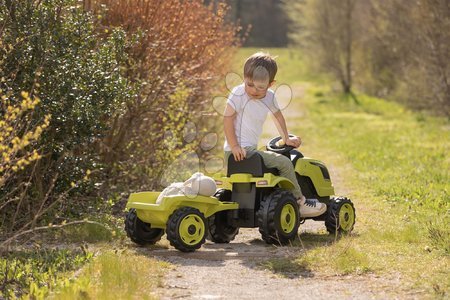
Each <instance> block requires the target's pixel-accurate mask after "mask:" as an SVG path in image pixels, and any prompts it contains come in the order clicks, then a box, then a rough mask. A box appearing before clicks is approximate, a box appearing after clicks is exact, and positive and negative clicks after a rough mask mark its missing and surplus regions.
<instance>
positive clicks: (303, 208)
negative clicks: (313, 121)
mask: <svg viewBox="0 0 450 300" xmlns="http://www.w3.org/2000/svg"><path fill="white" fill-rule="evenodd" d="M277 69H278V68H277V64H276V62H275V60H274V59H273V58H272V57H271V56H270V55H269V54H267V53H262V52H258V53H255V54H253V55H252V56H250V57H249V58H248V59H247V60H246V62H245V65H244V83H243V84H241V85H239V86H237V87H235V88H234V89H233V91H232V92H231V94H230V96H229V97H228V100H227V105H226V108H225V113H224V120H223V125H224V132H225V138H226V139H225V145H224V151H225V162H228V157H229V156H230V155H233V156H234V159H235V160H236V161H240V160H243V159H245V157H246V154H247V152H248V151H256V152H258V153H259V154H260V155H261V156H262V158H263V161H264V164H265V165H266V166H267V167H268V168H277V169H278V170H279V171H280V175H281V176H283V177H286V178H288V179H289V180H290V181H292V183H293V184H294V186H295V188H294V190H292V193H293V194H294V196H295V197H296V198H297V199H298V200H297V201H298V203H299V205H300V216H301V217H303V218H306V217H315V216H319V215H321V214H323V213H324V212H325V211H326V205H325V204H323V203H320V202H318V201H314V200H306V199H305V197H304V196H303V194H302V191H301V189H300V186H299V185H298V182H297V179H296V176H295V171H294V166H293V164H292V162H291V161H290V160H289V158H287V157H286V156H284V155H280V154H277V153H274V152H270V151H259V150H256V147H257V144H258V140H259V137H260V135H261V132H262V127H263V124H264V121H265V119H266V117H267V113H268V112H270V113H271V115H272V118H273V120H274V123H275V125H276V127H277V129H278V132H279V133H280V135H281V137H282V139H283V141H284V142H285V143H286V145H289V146H293V147H295V148H297V147H299V146H300V144H301V140H300V138H298V137H289V135H288V131H287V128H286V121H285V120H284V117H283V114H282V113H281V111H280V109H279V107H278V104H277V101H276V99H275V94H274V92H273V91H272V90H269V87H271V86H272V85H273V84H274V83H275V75H276V73H277Z"/></svg>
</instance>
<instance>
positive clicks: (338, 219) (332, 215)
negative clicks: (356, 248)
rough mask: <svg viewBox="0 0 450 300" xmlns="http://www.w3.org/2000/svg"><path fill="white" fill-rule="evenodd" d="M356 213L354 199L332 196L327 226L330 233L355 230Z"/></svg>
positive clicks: (326, 221) (344, 232)
mask: <svg viewBox="0 0 450 300" xmlns="http://www.w3.org/2000/svg"><path fill="white" fill-rule="evenodd" d="M355 220H356V213H355V207H354V206H353V203H352V201H350V199H348V198H346V197H337V198H334V197H333V198H331V200H330V204H329V205H328V210H327V217H326V220H325V226H326V227H327V230H328V232H329V233H330V234H336V232H337V233H338V234H347V233H350V232H351V231H352V230H353V226H354V225H355Z"/></svg>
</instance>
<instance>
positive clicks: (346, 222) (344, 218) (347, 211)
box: [339, 203, 355, 231]
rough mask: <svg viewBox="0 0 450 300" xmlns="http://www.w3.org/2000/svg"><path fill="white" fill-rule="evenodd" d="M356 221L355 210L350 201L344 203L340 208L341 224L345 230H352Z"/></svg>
mask: <svg viewBox="0 0 450 300" xmlns="http://www.w3.org/2000/svg"><path fill="white" fill-rule="evenodd" d="M354 223H355V211H354V209H353V206H351V205H350V203H344V204H343V205H342V206H341V209H340V210H339V226H340V227H341V228H342V230H344V231H350V230H351V229H352V227H353V224H354Z"/></svg>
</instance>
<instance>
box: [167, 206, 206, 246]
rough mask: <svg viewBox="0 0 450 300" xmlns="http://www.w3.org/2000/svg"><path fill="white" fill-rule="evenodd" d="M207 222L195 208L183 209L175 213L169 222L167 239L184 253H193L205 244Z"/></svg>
mask: <svg viewBox="0 0 450 300" xmlns="http://www.w3.org/2000/svg"><path fill="white" fill-rule="evenodd" d="M205 235H206V220H205V217H204V216H203V214H202V213H201V212H200V211H199V210H198V209H196V208H193V207H182V208H179V209H177V210H175V211H174V212H173V214H172V215H171V216H170V217H169V221H168V222H167V239H168V240H169V242H170V244H171V245H172V246H173V247H175V248H176V249H178V250H180V251H182V252H192V251H195V250H196V249H198V248H200V247H201V246H202V244H203V243H204V242H205Z"/></svg>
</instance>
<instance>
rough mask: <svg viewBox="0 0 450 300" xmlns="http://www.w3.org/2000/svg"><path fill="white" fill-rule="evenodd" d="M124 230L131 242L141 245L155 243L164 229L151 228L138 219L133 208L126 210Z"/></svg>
mask: <svg viewBox="0 0 450 300" xmlns="http://www.w3.org/2000/svg"><path fill="white" fill-rule="evenodd" d="M125 231H126V233H127V236H128V237H129V238H130V239H131V240H132V241H133V242H135V243H136V244H138V245H141V246H145V245H153V244H155V243H156V242H157V241H159V240H160V239H161V236H162V235H163V234H164V229H160V228H152V227H151V225H150V224H149V223H145V222H144V221H142V220H141V219H139V218H138V216H137V214H136V209H134V208H132V209H130V210H129V211H128V213H127V216H126V218H125Z"/></svg>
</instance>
